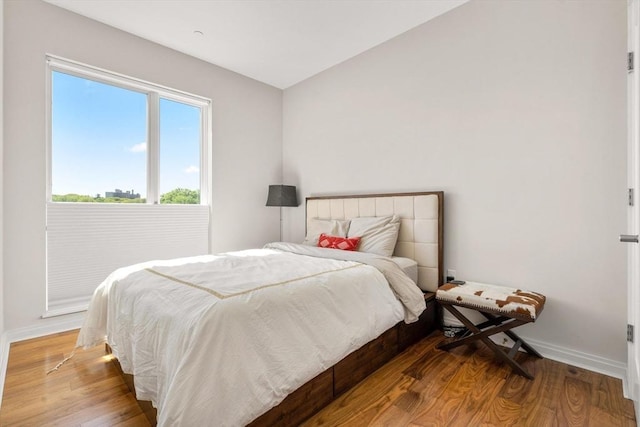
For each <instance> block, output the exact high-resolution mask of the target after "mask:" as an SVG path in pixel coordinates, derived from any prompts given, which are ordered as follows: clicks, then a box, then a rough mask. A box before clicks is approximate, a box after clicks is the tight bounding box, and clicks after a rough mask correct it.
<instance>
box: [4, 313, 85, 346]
mask: <svg viewBox="0 0 640 427" xmlns="http://www.w3.org/2000/svg"><path fill="white" fill-rule="evenodd" d="M85 315H86V313H74V314H69V315H66V316H64V317H52V318H49V319H42V321H41V322H40V323H39V324H38V325H33V326H27V327H24V328H18V329H12V330H9V331H7V332H6V334H7V339H8V341H9V343H14V342H18V341H24V340H29V339H31V338H39V337H43V336H45V335H51V334H57V333H59V332H66V331H71V330H73V329H80V327H81V326H82V322H83V320H84V317H85Z"/></svg>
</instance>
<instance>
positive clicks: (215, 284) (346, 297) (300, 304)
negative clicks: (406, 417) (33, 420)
mask: <svg viewBox="0 0 640 427" xmlns="http://www.w3.org/2000/svg"><path fill="white" fill-rule="evenodd" d="M294 252H298V253H297V254H296V253H294ZM309 255H314V256H309ZM340 255H345V253H344V252H343V251H337V250H333V249H320V248H312V247H306V246H301V245H294V244H284V243H277V244H271V245H268V247H265V248H264V249H258V250H248V251H242V252H235V253H227V254H221V255H209V256H201V257H193V258H183V259H178V260H171V261H154V262H149V263H144V264H138V265H135V266H131V267H127V268H124V269H120V270H117V271H115V272H114V273H113V274H111V275H110V276H109V277H108V278H107V279H106V280H105V281H104V282H103V283H102V284H101V285H100V286H99V287H98V289H97V290H96V292H95V294H94V296H93V299H92V301H91V304H90V306H89V311H88V313H87V318H86V320H85V323H84V325H83V327H82V329H81V331H80V335H79V337H78V343H77V344H78V346H81V347H89V346H93V345H96V344H99V343H102V342H104V340H105V337H106V339H107V341H108V342H109V344H110V345H111V347H112V348H113V352H114V355H115V356H116V357H117V358H118V359H119V361H120V363H121V365H122V368H123V370H124V371H125V372H127V373H132V374H134V375H135V387H136V393H137V396H138V398H139V399H141V400H150V401H151V402H152V403H153V405H154V406H156V407H157V408H158V425H159V426H205V425H216V426H240V425H244V424H247V423H248V422H250V421H252V420H253V419H255V418H257V417H258V416H260V415H261V414H263V413H264V412H266V411H267V410H269V409H270V408H272V407H273V406H276V405H277V404H278V403H280V402H281V401H282V400H283V399H284V398H285V397H286V396H287V395H288V394H289V393H291V392H292V391H294V390H295V389H297V388H298V387H300V386H301V385H302V384H304V383H305V382H307V381H309V380H310V379H311V378H313V377H315V376H316V375H317V374H319V373H320V372H322V371H324V370H325V369H327V368H328V367H330V366H332V365H334V364H335V363H336V362H338V361H339V360H341V359H342V358H344V357H345V356H346V355H347V354H349V353H351V352H353V351H354V350H356V349H358V348H359V347H361V346H362V345H363V344H365V343H367V342H369V341H371V340H372V339H374V338H376V337H377V336H379V335H380V334H381V333H382V332H384V331H385V330H387V329H389V328H390V327H392V326H393V325H394V324H396V323H397V322H398V321H400V320H402V319H403V318H404V319H405V320H407V321H412V320H415V319H416V318H417V316H418V315H419V314H420V312H422V310H424V298H423V297H422V293H421V292H420V290H419V289H418V288H417V286H416V285H415V284H413V282H412V281H411V280H410V279H409V278H408V277H407V276H406V275H405V274H404V273H403V272H402V270H401V269H400V268H398V267H397V266H396V265H395V264H394V263H393V262H392V261H390V260H389V261H388V262H386V258H384V257H379V256H375V255H373V256H367V254H347V255H346V257H347V258H350V259H352V260H351V261H344V260H337V259H333V258H336V257H339V256H340ZM356 259H357V261H359V262H355V260H356ZM362 262H365V263H368V264H378V265H377V267H378V268H381V269H382V270H383V273H381V272H380V271H379V270H378V269H377V268H374V267H372V266H370V265H365V264H363V263H362ZM385 276H386V277H387V278H388V279H389V280H390V282H391V287H390V286H389V283H388V282H387V280H386V279H385ZM396 296H397V297H396ZM401 301H402V302H401Z"/></svg>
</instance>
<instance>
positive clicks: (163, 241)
mask: <svg viewBox="0 0 640 427" xmlns="http://www.w3.org/2000/svg"><path fill="white" fill-rule="evenodd" d="M47 66H48V77H49V86H48V95H47V96H48V108H49V111H48V117H49V125H50V126H49V132H50V134H49V137H48V140H49V142H48V173H47V177H48V178H47V204H46V207H47V288H46V292H47V306H46V307H45V314H44V317H49V316H55V315H59V314H66V313H72V312H77V311H82V310H85V309H86V307H87V304H88V301H89V299H90V297H91V295H92V294H93V291H94V290H95V288H96V287H97V286H98V285H99V284H100V283H101V282H102V281H103V280H104V279H105V278H106V277H107V275H109V274H110V273H111V272H112V271H113V270H115V269H117V268H120V267H124V266H128V265H131V264H135V263H139V262H143V261H148V260H153V259H166V258H175V257H185V256H192V255H201V254H204V253H208V251H209V246H210V245H209V218H210V196H209V194H210V193H209V182H210V175H209V167H208V166H209V163H210V159H209V155H210V154H209V153H211V149H210V144H211V141H210V139H211V137H210V122H211V118H210V101H209V100H207V99H205V98H201V97H198V96H195V95H190V94H185V93H183V92H179V91H176V90H173V89H168V88H165V87H162V86H159V85H155V84H152V83H148V82H143V81H140V80H137V79H134V78H130V77H126V76H122V75H119V74H115V73H110V72H107V71H104V70H100V69H96V68H93V67H89V66H86V65H81V64H77V63H75V62H71V61H67V60H63V59H60V58H56V57H47ZM63 202H66V203H63Z"/></svg>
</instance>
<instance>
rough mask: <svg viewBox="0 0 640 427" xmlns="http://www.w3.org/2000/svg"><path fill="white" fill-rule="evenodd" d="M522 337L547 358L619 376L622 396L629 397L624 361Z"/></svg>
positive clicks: (614, 376) (611, 375)
mask: <svg viewBox="0 0 640 427" xmlns="http://www.w3.org/2000/svg"><path fill="white" fill-rule="evenodd" d="M523 338H524V339H525V340H526V341H527V342H528V343H529V344H531V346H532V347H533V348H535V349H536V350H537V351H538V352H540V354H542V355H543V356H544V357H546V358H547V359H551V360H555V361H556V362H562V363H566V364H567V365H571V366H576V367H578V368H583V369H587V370H589V371H593V372H597V373H599V374H603V375H607V376H610V377H613V378H620V379H621V380H622V388H623V393H624V397H625V398H627V399H629V398H630V397H629V396H630V395H631V393H630V390H629V389H628V385H627V365H626V364H625V363H623V362H618V361H616V360H611V359H607V358H604V357H600V356H596V355H593V354H589V353H583V352H581V351H577V350H572V349H570V348H566V347H561V346H558V345H554V344H549V343H545V342H542V341H538V340H535V339H533V338H526V337H523Z"/></svg>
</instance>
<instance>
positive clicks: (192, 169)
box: [184, 166, 200, 173]
mask: <svg viewBox="0 0 640 427" xmlns="http://www.w3.org/2000/svg"><path fill="white" fill-rule="evenodd" d="M198 172H200V168H199V167H197V166H189V167H188V168H186V169H185V170H184V173H198Z"/></svg>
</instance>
